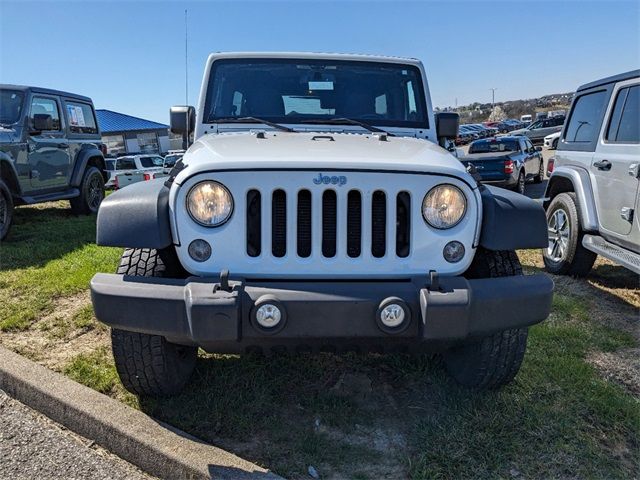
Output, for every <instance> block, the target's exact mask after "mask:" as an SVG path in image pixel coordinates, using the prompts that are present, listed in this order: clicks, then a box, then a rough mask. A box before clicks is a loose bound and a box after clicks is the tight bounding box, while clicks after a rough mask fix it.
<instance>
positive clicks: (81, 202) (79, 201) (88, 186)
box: [69, 166, 105, 215]
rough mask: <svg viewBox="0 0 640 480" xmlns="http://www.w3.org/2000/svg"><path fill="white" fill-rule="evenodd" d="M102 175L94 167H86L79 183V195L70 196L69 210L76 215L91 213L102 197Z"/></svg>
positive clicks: (95, 210)
mask: <svg viewBox="0 0 640 480" xmlns="http://www.w3.org/2000/svg"><path fill="white" fill-rule="evenodd" d="M104 195H105V194H104V177H103V176H102V172H100V170H98V169H97V168H96V167H91V166H90V167H87V169H86V170H85V172H84V175H83V176H82V182H81V183H80V196H78V197H76V198H72V199H71V200H70V201H69V203H70V204H71V211H72V212H73V213H74V214H76V215H91V214H92V213H96V212H97V211H98V208H100V203H101V202H102V200H103V199H104Z"/></svg>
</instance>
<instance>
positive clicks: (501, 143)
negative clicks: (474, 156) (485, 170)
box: [469, 140, 518, 153]
mask: <svg viewBox="0 0 640 480" xmlns="http://www.w3.org/2000/svg"><path fill="white" fill-rule="evenodd" d="M517 151H518V142H517V141H516V140H490V141H487V140H480V141H477V142H473V143H472V144H471V146H470V147H469V153H493V152H517Z"/></svg>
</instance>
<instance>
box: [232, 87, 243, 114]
mask: <svg viewBox="0 0 640 480" xmlns="http://www.w3.org/2000/svg"><path fill="white" fill-rule="evenodd" d="M243 99H244V95H242V92H233V99H232V100H231V103H232V104H233V106H232V107H231V115H232V116H234V117H236V116H237V117H239V116H242V114H243V112H242V100H243Z"/></svg>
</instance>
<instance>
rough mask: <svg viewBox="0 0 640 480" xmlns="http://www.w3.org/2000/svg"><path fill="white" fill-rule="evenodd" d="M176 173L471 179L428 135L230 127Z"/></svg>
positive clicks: (201, 145) (199, 144)
mask: <svg viewBox="0 0 640 480" xmlns="http://www.w3.org/2000/svg"><path fill="white" fill-rule="evenodd" d="M183 161H184V163H185V165H186V168H184V169H183V170H182V171H181V172H180V174H179V175H178V176H177V177H176V180H175V181H176V183H178V184H180V183H182V182H183V181H184V180H185V179H186V178H187V177H190V176H192V175H195V174H198V173H201V172H208V171H215V170H260V169H284V170H287V169H290V170H296V169H305V170H306V169H312V170H317V171H318V172H330V171H332V170H373V171H402V172H420V173H433V174H436V175H438V174H439V175H449V176H455V177H458V178H461V179H463V180H465V181H466V182H467V183H469V184H470V185H475V181H474V180H473V178H472V177H471V176H470V175H469V174H468V173H467V172H466V170H465V168H464V166H463V165H462V164H461V163H460V162H459V161H458V159H457V158H456V157H454V156H453V155H451V154H450V153H449V152H447V151H446V150H445V149H443V148H440V147H439V146H437V145H435V144H433V143H432V142H430V141H427V140H421V139H416V138H408V137H391V136H389V137H387V138H386V140H382V139H381V137H380V136H378V135H375V134H353V133H335V132H322V133H311V132H300V133H288V132H278V131H276V132H273V131H269V132H260V133H256V132H234V133H222V134H217V135H216V134H214V135H204V136H202V137H200V138H199V139H198V140H197V141H196V142H195V143H194V144H193V145H192V146H191V147H190V148H189V150H188V151H187V153H186V154H185V156H184V158H183Z"/></svg>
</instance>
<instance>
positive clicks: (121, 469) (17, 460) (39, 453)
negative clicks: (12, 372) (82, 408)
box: [0, 390, 152, 480]
mask: <svg viewBox="0 0 640 480" xmlns="http://www.w3.org/2000/svg"><path fill="white" fill-rule="evenodd" d="M0 478H10V479H12V480H22V479H25V480H26V479H29V480H31V479H63V478H64V479H69V480H71V479H82V480H85V479H86V480H93V479H131V480H143V479H144V480H149V479H151V478H152V477H150V476H148V475H146V474H144V473H143V472H141V471H140V470H138V469H137V468H135V467H134V466H133V465H131V464H129V463H127V462H125V461H124V460H122V459H121V458H119V457H116V456H115V455H112V454H110V453H109V452H107V451H106V450H104V449H102V448H99V447H97V446H95V445H92V444H91V442H90V441H89V440H87V439H85V438H82V437H80V436H78V435H76V434H74V433H73V432H71V431H69V430H66V429H64V428H63V427H61V426H60V425H58V424H56V423H54V422H52V421H51V420H49V419H48V418H47V417H44V416H43V415H41V414H39V413H37V412H35V411H34V410H31V409H30V408H28V407H26V406H25V405H23V404H21V403H20V402H17V401H16V400H14V399H12V398H10V397H9V396H8V395H7V394H6V393H4V392H3V391H2V390H0Z"/></svg>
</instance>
